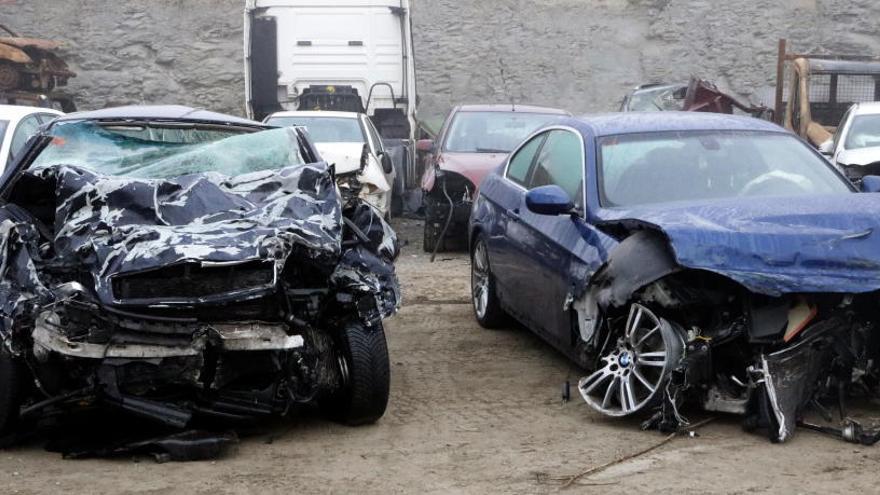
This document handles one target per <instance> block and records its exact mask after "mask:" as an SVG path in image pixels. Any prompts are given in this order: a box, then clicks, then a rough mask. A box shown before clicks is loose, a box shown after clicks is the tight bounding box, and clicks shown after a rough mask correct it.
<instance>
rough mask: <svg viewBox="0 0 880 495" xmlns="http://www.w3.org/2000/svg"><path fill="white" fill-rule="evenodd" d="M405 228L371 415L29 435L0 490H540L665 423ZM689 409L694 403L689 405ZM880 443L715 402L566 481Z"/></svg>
mask: <svg viewBox="0 0 880 495" xmlns="http://www.w3.org/2000/svg"><path fill="white" fill-rule="evenodd" d="M397 227H398V231H399V232H400V233H401V236H402V238H404V239H407V240H409V242H410V243H411V244H410V245H409V246H407V247H406V248H405V249H404V251H403V254H402V255H401V257H400V261H399V263H398V271H399V274H400V278H401V282H402V284H403V289H404V298H405V304H404V307H403V308H402V310H401V311H400V313H399V314H398V315H397V316H395V317H394V318H393V319H391V320H390V321H388V322H387V334H388V339H389V346H390V352H391V360H392V369H391V370H392V383H391V402H390V405H389V409H388V412H387V414H386V415H385V417H384V418H382V419H381V420H380V421H379V422H378V423H377V424H376V425H373V426H367V427H360V428H348V427H343V426H340V425H336V424H334V423H330V422H327V421H324V420H322V419H320V418H319V417H317V416H313V417H312V416H309V417H304V418H299V419H297V420H295V421H291V422H286V423H283V424H273V425H267V426H266V430H267V432H266V433H262V434H259V435H252V436H249V437H247V438H245V439H243V440H242V442H241V444H240V445H239V446H238V447H237V448H236V449H235V450H234V451H233V452H232V453H231V454H230V455H229V456H227V457H226V458H224V459H220V460H217V461H207V462H193V463H169V464H156V463H154V462H152V461H151V460H148V459H118V460H83V461H66V460H62V459H61V458H60V456H59V455H58V454H52V453H49V452H46V451H44V450H43V449H42V447H41V445H40V444H38V443H34V444H32V445H24V446H21V447H17V448H15V449H12V450H7V451H0V486H2V487H3V488H2V489H0V492H2V493H21V494H30V493H60V492H62V491H63V492H64V493H94V494H100V493H131V494H134V493H137V494H164V493H195V494H202V493H204V494H211V495H220V494H238V493H260V494H261V495H265V494H274V493H382V494H387V493H547V492H556V491H559V488H560V486H559V481H556V479H558V478H561V477H565V476H567V475H571V474H574V473H577V472H580V471H582V470H584V469H586V468H589V467H591V466H597V465H600V464H604V463H606V462H608V461H610V460H612V459H614V458H616V457H618V456H623V455H626V454H628V453H632V452H636V451H638V450H641V449H643V448H646V447H648V446H651V445H653V444H655V443H657V442H660V441H661V440H662V439H663V438H664V437H663V436H662V435H660V434H658V433H656V432H642V431H640V430H639V428H638V422H637V421H635V420H610V419H607V418H603V417H601V416H599V415H597V414H595V413H593V412H591V410H590V409H589V408H588V407H587V406H586V405H585V404H584V403H583V402H582V401H580V400H579V399H577V398H574V399H573V400H572V401H571V402H569V403H567V404H563V403H562V402H561V400H560V389H561V384H562V383H563V382H564V381H565V380H566V379H571V380H572V381H575V380H576V379H577V378H578V377H579V376H580V372H579V371H578V370H577V369H576V368H575V367H574V366H572V365H571V364H569V363H568V362H567V361H566V360H565V359H563V358H562V357H561V356H560V355H558V354H557V353H556V352H554V351H553V350H552V349H551V348H550V347H549V346H547V345H545V344H543V343H542V342H541V341H540V340H538V339H537V338H535V337H533V336H532V335H531V334H529V333H528V332H526V331H524V330H522V329H516V328H512V329H507V330H500V331H487V330H482V329H480V328H479V327H478V326H477V324H476V323H475V321H474V319H473V315H472V313H471V307H470V304H469V302H468V261H467V257H466V256H465V255H463V254H441V255H439V256H438V259H437V261H436V262H435V263H433V264H430V263H428V256H427V255H425V254H424V253H422V251H421V246H420V245H418V243H419V242H420V239H421V224H420V223H419V222H417V221H414V220H403V221H399V222H397ZM691 415H692V417H693V419H697V418H700V417H702V416H700V413H699V412H692V413H691ZM878 467H880V448H877V447H874V448H871V447H861V446H855V445H851V444H845V443H842V442H840V441H838V440H834V439H830V438H826V437H824V436H820V435H816V434H813V433H810V432H806V431H802V432H800V433H799V435H798V436H796V437H795V438H794V440H793V441H792V442H790V443H788V444H785V445H773V444H770V443H769V442H768V441H767V440H765V439H764V438H762V437H759V436H756V435H751V434H746V433H743V432H742V431H741V429H740V427H739V421H738V418H736V417H721V418H718V419H717V420H716V421H714V422H713V423H711V424H709V425H707V426H705V427H703V428H701V429H700V431H699V436H698V437H695V438H676V439H675V440H673V441H672V442H669V443H668V444H666V445H664V446H662V447H660V448H658V449H656V450H654V451H652V452H651V453H649V454H647V455H644V456H640V457H638V458H635V459H632V460H629V461H626V462H623V463H621V464H618V465H616V466H614V467H612V468H610V469H607V470H605V471H604V472H602V473H600V474H597V475H595V476H593V477H588V478H584V479H583V480H581V483H582V484H581V485H580V486H573V487H571V488H570V489H568V490H565V491H567V492H571V493H607V492H608V491H610V490H615V491H616V490H625V491H626V493H630V494H632V493H654V492H660V491H667V490H669V491H674V492H675V493H706V492H714V493H822V494H827V493H843V492H849V493H873V492H876V491H877V477H876V473H877V469H878Z"/></svg>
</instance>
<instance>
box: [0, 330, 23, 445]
mask: <svg viewBox="0 0 880 495" xmlns="http://www.w3.org/2000/svg"><path fill="white" fill-rule="evenodd" d="M25 373H26V370H24V369H23V368H22V364H21V363H20V362H19V361H18V360H17V359H15V358H14V357H13V356H12V355H11V354H10V353H9V350H8V349H6V348H5V347H0V448H5V447H8V446H10V445H12V444H14V443H15V440H16V439H17V434H16V433H17V426H18V422H19V411H20V408H21V401H22V390H23V385H24V383H25V382H24V374H25Z"/></svg>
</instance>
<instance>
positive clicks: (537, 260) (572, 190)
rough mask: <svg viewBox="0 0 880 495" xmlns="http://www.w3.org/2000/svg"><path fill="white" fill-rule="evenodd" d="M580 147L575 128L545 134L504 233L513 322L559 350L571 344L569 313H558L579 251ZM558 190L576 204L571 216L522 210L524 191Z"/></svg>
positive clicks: (567, 289)
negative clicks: (513, 280) (516, 319)
mask: <svg viewBox="0 0 880 495" xmlns="http://www.w3.org/2000/svg"><path fill="white" fill-rule="evenodd" d="M584 167H585V161H584V145H583V138H582V137H581V135H580V133H579V132H577V131H575V130H574V129H569V128H556V129H552V130H550V131H549V132H548V133H547V138H546V140H545V141H544V143H543V145H542V146H541V149H540V150H539V152H538V153H537V155H536V157H535V160H534V163H533V164H532V166H531V171H530V173H529V178H528V185H527V187H526V188H525V189H524V190H523V191H522V194H521V195H520V198H519V199H520V205H519V215H518V219H517V221H516V222H515V223H514V225H515V226H514V227H512V228H511V229H510V230H509V233H508V238H509V239H510V242H511V250H512V253H511V260H510V264H511V266H514V267H517V268H516V269H515V270H514V271H513V273H514V274H515V276H516V277H517V280H516V287H517V289H518V290H517V296H516V297H517V306H518V308H517V317H519V318H521V320H522V321H523V322H524V323H526V324H527V325H528V326H529V327H531V328H532V329H533V330H535V331H537V332H539V333H541V334H543V336H544V337H545V338H546V339H547V340H549V341H551V342H552V343H554V344H556V345H557V346H559V347H567V346H568V345H570V343H571V328H572V321H571V314H570V312H569V311H565V310H564V309H563V308H564V306H565V304H566V300H567V299H568V296H569V294H570V293H571V291H572V284H571V280H572V275H571V267H572V262H573V261H574V258H575V257H576V254H575V251H577V250H581V249H583V243H584V239H583V236H582V229H581V228H580V226H579V225H578V224H579V222H583V219H582V213H577V211H580V212H582V211H583V207H584V188H583V185H584ZM551 184H553V185H557V186H559V187H561V188H562V189H563V190H564V191H565V192H567V193H568V194H569V196H570V197H571V199H572V202H573V203H574V205H575V212H573V213H572V214H571V215H558V216H550V215H540V214H537V213H534V212H532V211H530V210H529V209H528V208H527V207H526V203H525V196H526V190H531V189H534V188H536V187H540V186H546V185H551Z"/></svg>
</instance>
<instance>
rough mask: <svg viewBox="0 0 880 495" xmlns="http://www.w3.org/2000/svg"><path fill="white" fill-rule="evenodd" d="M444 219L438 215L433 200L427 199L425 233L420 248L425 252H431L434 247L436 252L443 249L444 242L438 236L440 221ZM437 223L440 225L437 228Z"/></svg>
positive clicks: (440, 230)
mask: <svg viewBox="0 0 880 495" xmlns="http://www.w3.org/2000/svg"><path fill="white" fill-rule="evenodd" d="M445 221H446V218H441V217H440V214H439V212H438V211H437V205H436V204H434V202H433V201H431V200H427V201H426V202H425V234H424V237H423V239H422V248H423V249H424V250H425V252H426V253H433V252H434V250H435V249H436V250H437V252H442V251H443V250H444V249H445V245H444V244H445V243H444V242H443V239H441V238H440V234H441V233H442V229H443V227H442V223H443V222H445ZM437 224H440V225H441V226H440V227H439V228H438V225H437Z"/></svg>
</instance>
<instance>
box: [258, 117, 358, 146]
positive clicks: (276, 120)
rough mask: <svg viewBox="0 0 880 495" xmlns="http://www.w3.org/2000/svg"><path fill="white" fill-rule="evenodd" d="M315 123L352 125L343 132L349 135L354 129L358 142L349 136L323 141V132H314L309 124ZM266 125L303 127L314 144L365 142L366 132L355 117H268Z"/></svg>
mask: <svg viewBox="0 0 880 495" xmlns="http://www.w3.org/2000/svg"><path fill="white" fill-rule="evenodd" d="M315 121H324V122H326V123H331V122H334V123H339V122H345V123H349V122H350V123H351V124H353V125H352V126H351V127H350V128H349V129H346V130H345V132H347V133H351V132H352V130H353V129H354V128H355V127H356V128H357V132H358V134H359V135H360V138H359V140H358V139H354V138H353V136H351V135H349V136H348V137H347V138H346V139H343V140H341V141H340V140H335V141H331V140H328V139H324V136H323V135H322V134H323V130H322V129H318V132H315V126H314V125H311V126H310V123H312V122H315ZM266 124H268V125H272V126H277V127H290V126H299V127H305V128H306V131H307V132H308V133H309V137H310V138H312V141H314V142H316V143H357V144H365V143H366V142H367V136H366V132H365V131H364V128H363V126H362V125H361V122H360V119H358V118H356V117H337V116H322V115H309V116H302V117H298V116H296V115H293V116H289V115H279V116H277V117H269V118H268V119H266Z"/></svg>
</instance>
